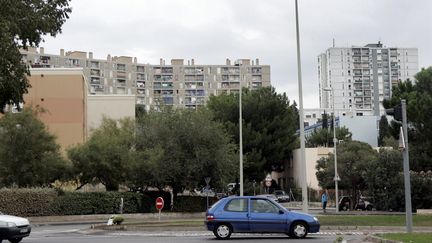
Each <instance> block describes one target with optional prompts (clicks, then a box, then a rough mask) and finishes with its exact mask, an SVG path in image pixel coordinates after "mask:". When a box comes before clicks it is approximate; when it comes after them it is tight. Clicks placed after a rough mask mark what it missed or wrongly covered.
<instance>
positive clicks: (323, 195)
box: [321, 190, 328, 213]
mask: <svg viewBox="0 0 432 243" xmlns="http://www.w3.org/2000/svg"><path fill="white" fill-rule="evenodd" d="M327 200H328V193H327V190H324V192H323V194H322V196H321V202H322V207H323V211H324V213H325V212H326V207H327Z"/></svg>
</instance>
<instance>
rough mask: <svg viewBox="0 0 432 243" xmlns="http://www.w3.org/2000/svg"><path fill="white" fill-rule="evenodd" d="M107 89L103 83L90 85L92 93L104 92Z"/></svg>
mask: <svg viewBox="0 0 432 243" xmlns="http://www.w3.org/2000/svg"><path fill="white" fill-rule="evenodd" d="M104 91H105V86H103V85H91V86H90V93H92V94H94V93H103V92H104Z"/></svg>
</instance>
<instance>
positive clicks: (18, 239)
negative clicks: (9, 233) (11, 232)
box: [9, 238, 22, 243]
mask: <svg viewBox="0 0 432 243" xmlns="http://www.w3.org/2000/svg"><path fill="white" fill-rule="evenodd" d="M21 240H22V238H13V239H9V241H10V243H19V242H20V241H21Z"/></svg>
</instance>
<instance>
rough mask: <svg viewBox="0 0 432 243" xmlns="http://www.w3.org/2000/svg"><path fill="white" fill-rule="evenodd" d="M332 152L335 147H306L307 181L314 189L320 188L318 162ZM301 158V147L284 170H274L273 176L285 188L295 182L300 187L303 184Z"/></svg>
mask: <svg viewBox="0 0 432 243" xmlns="http://www.w3.org/2000/svg"><path fill="white" fill-rule="evenodd" d="M330 153H333V148H328V147H318V148H306V149H305V154H306V156H305V160H306V174H307V177H306V181H307V186H308V187H309V188H311V189H314V190H320V189H321V188H320V186H319V183H318V179H317V177H316V172H317V170H316V168H315V166H316V164H317V161H318V160H319V159H321V158H327V157H328V156H329V154H330ZM301 175H302V173H301V160H300V149H296V150H294V151H293V158H292V159H291V160H290V161H288V162H287V164H285V165H284V171H282V172H275V171H273V172H272V175H271V176H272V178H273V179H274V180H276V181H277V182H278V184H279V185H280V186H281V187H282V188H283V189H288V186H289V185H292V184H295V185H297V186H298V187H301V185H302V178H301Z"/></svg>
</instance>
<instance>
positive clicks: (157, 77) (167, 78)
mask: <svg viewBox="0 0 432 243" xmlns="http://www.w3.org/2000/svg"><path fill="white" fill-rule="evenodd" d="M154 80H155V81H172V80H173V76H172V75H154Z"/></svg>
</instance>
